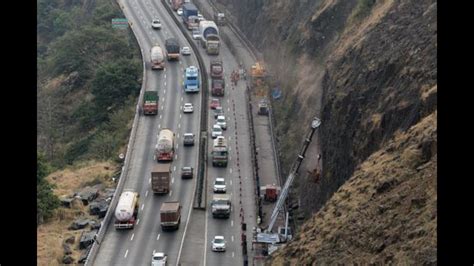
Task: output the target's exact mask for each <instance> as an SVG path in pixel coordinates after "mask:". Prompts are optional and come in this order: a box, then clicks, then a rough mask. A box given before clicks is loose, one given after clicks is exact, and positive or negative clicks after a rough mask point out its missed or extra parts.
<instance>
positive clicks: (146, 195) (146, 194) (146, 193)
mask: <svg viewBox="0 0 474 266" xmlns="http://www.w3.org/2000/svg"><path fill="white" fill-rule="evenodd" d="M230 181H232V180H230ZM146 197H148V190H147V191H146V192H145V198H146Z"/></svg>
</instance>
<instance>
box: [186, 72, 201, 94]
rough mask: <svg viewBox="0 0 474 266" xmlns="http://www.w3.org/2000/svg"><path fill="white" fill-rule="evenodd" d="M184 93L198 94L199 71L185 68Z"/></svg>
mask: <svg viewBox="0 0 474 266" xmlns="http://www.w3.org/2000/svg"><path fill="white" fill-rule="evenodd" d="M184 92H199V70H198V68H197V67H195V66H190V67H187V68H186V70H185V74H184Z"/></svg>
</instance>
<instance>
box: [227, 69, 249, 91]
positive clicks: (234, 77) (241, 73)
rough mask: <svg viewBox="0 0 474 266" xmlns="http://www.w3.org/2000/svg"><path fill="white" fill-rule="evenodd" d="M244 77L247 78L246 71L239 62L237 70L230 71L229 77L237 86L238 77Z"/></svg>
mask: <svg viewBox="0 0 474 266" xmlns="http://www.w3.org/2000/svg"><path fill="white" fill-rule="evenodd" d="M242 78H243V79H244V80H247V72H246V71H245V69H244V68H243V67H242V64H240V68H239V70H238V71H237V70H233V71H232V73H231V74H230V79H231V81H232V82H233V83H234V85H236V86H237V83H238V81H239V79H242Z"/></svg>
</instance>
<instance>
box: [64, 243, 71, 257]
mask: <svg viewBox="0 0 474 266" xmlns="http://www.w3.org/2000/svg"><path fill="white" fill-rule="evenodd" d="M63 249H64V254H66V255H71V254H72V250H71V247H70V246H69V245H68V244H66V243H63Z"/></svg>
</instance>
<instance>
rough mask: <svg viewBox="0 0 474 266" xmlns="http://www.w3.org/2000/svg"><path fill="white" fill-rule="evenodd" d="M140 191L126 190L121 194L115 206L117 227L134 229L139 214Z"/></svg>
mask: <svg viewBox="0 0 474 266" xmlns="http://www.w3.org/2000/svg"><path fill="white" fill-rule="evenodd" d="M138 197H139V196H138V193H137V192H135V191H131V190H126V191H124V192H122V194H121V195H120V198H119V201H118V204H117V207H116V208H115V223H114V227H115V229H132V228H133V227H134V226H135V222H136V220H137V216H138V205H139V203H138Z"/></svg>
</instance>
